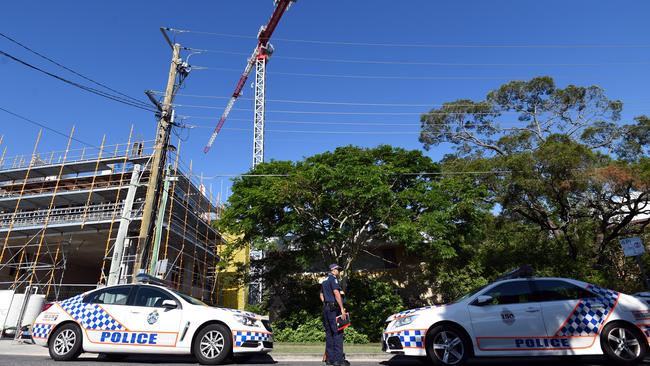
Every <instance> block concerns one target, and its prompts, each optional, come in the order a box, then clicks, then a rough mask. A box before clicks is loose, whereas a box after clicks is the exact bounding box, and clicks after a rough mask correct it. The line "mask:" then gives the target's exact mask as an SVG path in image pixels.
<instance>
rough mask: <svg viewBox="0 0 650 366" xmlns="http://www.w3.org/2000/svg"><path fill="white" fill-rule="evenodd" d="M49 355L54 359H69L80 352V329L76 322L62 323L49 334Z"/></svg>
mask: <svg viewBox="0 0 650 366" xmlns="http://www.w3.org/2000/svg"><path fill="white" fill-rule="evenodd" d="M48 349H49V351H50V357H52V359H53V360H55V361H70V360H74V359H75V358H77V357H79V355H80V354H81V351H82V349H81V329H79V327H78V326H77V325H76V324H72V323H69V324H64V325H62V326H61V327H59V328H57V329H56V330H55V331H54V333H53V334H52V335H51V336H50V342H49V345H48Z"/></svg>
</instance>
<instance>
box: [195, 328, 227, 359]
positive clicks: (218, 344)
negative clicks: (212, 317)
mask: <svg viewBox="0 0 650 366" xmlns="http://www.w3.org/2000/svg"><path fill="white" fill-rule="evenodd" d="M193 346H194V347H193V350H194V351H193V352H194V357H196V359H197V360H198V361H199V363H200V364H202V365H218V364H220V363H221V362H223V361H224V360H225V359H226V357H228V356H229V355H230V352H231V351H232V337H231V336H230V331H229V330H228V328H226V327H224V326H223V325H220V324H210V325H208V326H206V327H205V328H203V329H201V331H200V332H199V334H197V336H196V338H195V339H194V345H193Z"/></svg>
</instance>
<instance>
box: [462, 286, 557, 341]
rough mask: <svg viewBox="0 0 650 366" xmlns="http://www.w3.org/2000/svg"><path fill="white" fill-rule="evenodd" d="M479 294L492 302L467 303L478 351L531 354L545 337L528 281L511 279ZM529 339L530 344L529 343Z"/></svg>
mask: <svg viewBox="0 0 650 366" xmlns="http://www.w3.org/2000/svg"><path fill="white" fill-rule="evenodd" d="M482 295H489V296H492V297H493V298H494V301H493V303H492V304H488V305H480V306H479V305H469V313H470V317H471V320H472V329H473V331H474V337H475V342H476V346H477V348H478V350H477V353H487V354H490V353H492V354H495V353H499V354H501V353H511V352H514V353H516V354H533V352H532V351H534V350H536V349H538V348H540V347H539V344H538V343H539V340H542V347H543V339H544V338H545V337H546V327H545V325H544V320H543V317H542V312H541V307H540V305H539V303H533V302H529V301H530V298H531V296H532V290H531V289H530V287H529V280H520V281H510V282H506V283H503V284H499V285H497V286H495V287H493V288H491V289H488V290H487V291H485V292H484V293H482ZM531 342H532V343H531Z"/></svg>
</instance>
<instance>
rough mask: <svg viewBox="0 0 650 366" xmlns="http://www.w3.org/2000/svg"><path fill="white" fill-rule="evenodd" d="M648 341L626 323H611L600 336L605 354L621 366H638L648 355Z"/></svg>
mask: <svg viewBox="0 0 650 366" xmlns="http://www.w3.org/2000/svg"><path fill="white" fill-rule="evenodd" d="M646 342H647V341H646V339H645V337H644V336H643V335H642V334H641V332H640V331H638V330H637V329H634V328H633V327H631V326H628V325H626V324H624V323H610V324H607V326H606V327H605V328H604V329H603V331H602V332H601V334H600V343H601V347H602V348H603V352H604V353H605V355H607V357H609V358H610V359H611V360H612V361H614V362H615V363H617V364H620V365H636V364H638V363H640V362H641V361H643V358H644V357H645V354H646V346H645V345H646Z"/></svg>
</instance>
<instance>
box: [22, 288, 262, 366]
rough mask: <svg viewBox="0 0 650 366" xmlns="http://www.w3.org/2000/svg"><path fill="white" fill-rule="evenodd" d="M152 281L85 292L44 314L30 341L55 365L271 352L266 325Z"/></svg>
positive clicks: (203, 359) (210, 359) (214, 360)
mask: <svg viewBox="0 0 650 366" xmlns="http://www.w3.org/2000/svg"><path fill="white" fill-rule="evenodd" d="M152 282H155V281H151V282H147V283H137V284H129V285H115V286H109V287H104V288H101V289H97V290H93V291H89V292H86V293H83V294H81V295H77V296H75V297H72V298H69V299H67V300H64V301H61V302H55V303H53V304H52V305H51V306H50V307H49V308H47V309H45V310H44V311H43V312H42V313H41V314H40V315H39V316H38V317H37V318H36V320H35V321H34V324H33V325H32V338H33V339H34V342H35V343H36V344H38V345H41V346H44V347H48V348H49V352H50V356H51V357H52V358H53V359H54V360H57V361H65V360H73V359H75V358H76V357H77V356H79V354H81V353H82V352H93V353H102V354H104V355H105V357H106V358H109V359H111V358H113V359H117V358H120V357H122V356H123V355H125V354H130V353H147V354H191V355H193V356H194V357H195V358H196V359H197V360H198V361H199V363H201V364H204V365H216V364H219V363H221V362H222V361H224V359H225V358H226V357H228V356H229V355H231V354H249V353H254V352H269V351H271V349H272V348H273V335H272V331H271V327H270V325H269V322H268V320H265V319H262V317H260V316H259V315H256V314H253V313H249V312H244V311H240V310H234V309H226V308H216V307H210V306H208V305H206V304H204V303H203V302H201V301H199V300H197V299H194V298H192V297H189V296H187V295H184V294H181V293H179V292H176V291H174V290H170V289H169V288H167V287H166V286H162V285H160V284H154V283H152Z"/></svg>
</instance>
